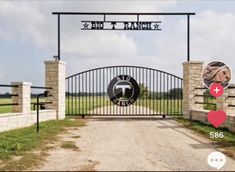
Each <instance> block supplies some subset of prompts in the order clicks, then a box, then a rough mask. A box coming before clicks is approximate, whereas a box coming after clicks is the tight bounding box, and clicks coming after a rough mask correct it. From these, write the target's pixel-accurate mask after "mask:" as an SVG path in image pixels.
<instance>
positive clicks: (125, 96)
mask: <svg viewBox="0 0 235 172" xmlns="http://www.w3.org/2000/svg"><path fill="white" fill-rule="evenodd" d="M139 94H140V88H139V85H138V84H137V82H136V81H135V79H134V78H132V77H130V76H128V75H119V76H117V77H115V78H113V79H112V80H111V82H110V83H109V86H108V95H109V98H110V100H111V101H112V102H113V103H114V104H116V105H118V106H129V105H131V104H133V103H134V102H135V101H136V100H137V98H138V97H139Z"/></svg>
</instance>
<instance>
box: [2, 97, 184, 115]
mask: <svg viewBox="0 0 235 172" xmlns="http://www.w3.org/2000/svg"><path fill="white" fill-rule="evenodd" d="M42 101H44V100H43V99H41V100H40V102H42ZM32 102H36V99H32ZM3 103H12V101H11V99H9V98H8V99H0V104H3ZM68 104H70V106H68ZM112 105H113V103H112V102H111V101H110V100H109V99H108V98H106V97H105V98H104V97H102V96H96V97H87V98H86V97H79V98H78V97H77V98H75V97H74V98H73V99H72V98H66V112H67V113H68V112H69V113H70V114H74V115H79V114H80V115H81V114H87V113H88V112H89V111H91V110H93V109H96V108H98V107H102V106H112ZM134 105H136V106H144V107H148V108H150V109H152V110H154V111H155V112H162V113H168V114H169V113H171V114H179V113H180V112H181V100H177V99H176V100H175V101H174V100H166V99H161V100H159V99H155V100H153V99H138V100H137V101H136V102H135V103H134ZM31 109H32V110H33V106H31ZM8 112H12V106H0V113H1V114H2V113H8Z"/></svg>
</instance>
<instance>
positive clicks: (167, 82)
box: [166, 74, 170, 115]
mask: <svg viewBox="0 0 235 172" xmlns="http://www.w3.org/2000/svg"><path fill="white" fill-rule="evenodd" d="M166 84H167V109H166V111H167V115H168V114H169V91H170V90H169V75H168V74H167V81H166Z"/></svg>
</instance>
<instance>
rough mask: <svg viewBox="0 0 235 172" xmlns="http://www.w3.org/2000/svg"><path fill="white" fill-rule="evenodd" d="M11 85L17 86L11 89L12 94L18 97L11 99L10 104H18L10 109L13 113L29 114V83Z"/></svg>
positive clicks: (13, 83)
mask: <svg viewBox="0 0 235 172" xmlns="http://www.w3.org/2000/svg"><path fill="white" fill-rule="evenodd" d="M11 85H17V87H12V94H17V95H18V96H13V97H12V103H18V105H14V106H13V108H12V112H13V113H18V112H20V113H24V114H27V113H30V111H31V85H32V84H31V83H30V82H12V83H11Z"/></svg>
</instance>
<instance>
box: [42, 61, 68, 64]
mask: <svg viewBox="0 0 235 172" xmlns="http://www.w3.org/2000/svg"><path fill="white" fill-rule="evenodd" d="M44 63H45V64H63V65H65V64H66V62H64V61H61V60H45V61H44Z"/></svg>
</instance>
